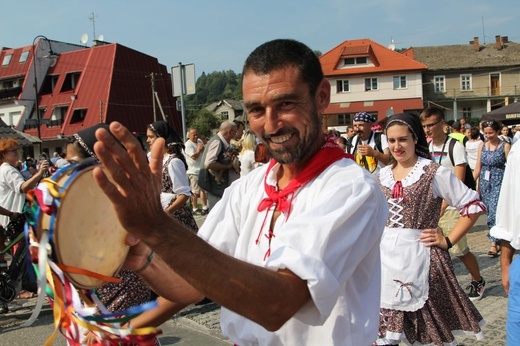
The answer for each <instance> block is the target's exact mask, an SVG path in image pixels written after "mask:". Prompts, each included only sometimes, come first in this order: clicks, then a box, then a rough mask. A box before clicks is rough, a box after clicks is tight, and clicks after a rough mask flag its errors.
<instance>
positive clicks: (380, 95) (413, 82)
mask: <svg viewBox="0 0 520 346" xmlns="http://www.w3.org/2000/svg"><path fill="white" fill-rule="evenodd" d="M403 75H405V76H406V78H407V88H405V89H396V90H394V82H393V77H394V76H403ZM365 78H377V80H378V90H370V91H365ZM328 79H329V82H330V84H331V98H330V101H331V103H341V102H359V101H379V100H398V99H409V98H422V77H421V74H420V73H412V74H410V73H408V74H407V73H396V74H392V75H371V76H356V77H347V78H342V77H334V78H330V77H329V78H328ZM344 79H348V80H349V82H350V91H349V92H341V93H338V92H337V81H338V80H344Z"/></svg>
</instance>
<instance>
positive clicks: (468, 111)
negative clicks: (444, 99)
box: [462, 107, 471, 119]
mask: <svg viewBox="0 0 520 346" xmlns="http://www.w3.org/2000/svg"><path fill="white" fill-rule="evenodd" d="M462 117H463V118H466V119H467V118H471V107H462Z"/></svg>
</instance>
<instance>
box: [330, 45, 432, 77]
mask: <svg viewBox="0 0 520 346" xmlns="http://www.w3.org/2000/svg"><path fill="white" fill-rule="evenodd" d="M347 56H348V57H353V56H359V57H364V56H365V57H369V59H370V60H371V61H372V62H374V65H375V66H367V67H360V65H357V66H356V67H355V68H343V69H337V66H338V64H339V63H340V61H341V59H343V58H345V57H347ZM320 62H321V66H322V68H323V73H324V74H325V76H327V77H329V76H339V75H360V74H371V73H377V74H380V73H382V72H395V71H422V70H426V69H427V67H426V66H425V65H423V64H421V63H419V62H417V61H415V60H413V59H412V58H409V57H407V56H405V55H403V54H401V53H398V52H396V51H393V50H391V49H389V48H387V47H385V46H383V45H380V44H379V43H377V42H374V41H372V40H370V39H367V38H364V39H359V40H350V41H344V42H342V43H341V44H339V45H337V46H336V47H334V48H333V49H331V50H330V51H328V52H326V53H325V54H323V55H322V56H320Z"/></svg>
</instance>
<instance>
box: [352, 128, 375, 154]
mask: <svg viewBox="0 0 520 346" xmlns="http://www.w3.org/2000/svg"><path fill="white" fill-rule="evenodd" d="M382 135H383V133H382V132H374V143H375V149H376V150H377V151H379V152H380V153H382V152H383V145H382V144H381V136H382ZM353 139H354V137H352V138H351V139H350V140H351V141H352V140H353ZM359 141H360V139H359V137H358V139H357V140H356V145H355V146H354V147H353V148H352V144H351V145H350V148H351V150H352V152H351V151H348V152H349V153H351V154H352V155H354V153H355V151H356V149H357V146H358V144H359ZM347 143H348V142H347ZM351 143H352V142H351Z"/></svg>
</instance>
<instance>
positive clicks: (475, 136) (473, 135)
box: [469, 126, 480, 139]
mask: <svg viewBox="0 0 520 346" xmlns="http://www.w3.org/2000/svg"><path fill="white" fill-rule="evenodd" d="M470 131H471V133H470V135H469V137H470V138H471V139H479V138H480V129H479V128H478V127H477V126H473V127H472V128H471V129H470Z"/></svg>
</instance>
